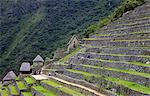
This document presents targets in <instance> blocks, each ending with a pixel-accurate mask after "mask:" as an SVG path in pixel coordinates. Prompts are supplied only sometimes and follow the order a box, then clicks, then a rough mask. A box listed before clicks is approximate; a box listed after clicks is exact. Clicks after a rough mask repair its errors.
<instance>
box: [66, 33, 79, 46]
mask: <svg viewBox="0 0 150 96" xmlns="http://www.w3.org/2000/svg"><path fill="white" fill-rule="evenodd" d="M74 38H77V40H79V39H78V37H77V36H76V35H73V36H72V37H71V39H70V41H69V42H68V44H67V45H69V44H70V43H71V42H72V40H73V39H74Z"/></svg>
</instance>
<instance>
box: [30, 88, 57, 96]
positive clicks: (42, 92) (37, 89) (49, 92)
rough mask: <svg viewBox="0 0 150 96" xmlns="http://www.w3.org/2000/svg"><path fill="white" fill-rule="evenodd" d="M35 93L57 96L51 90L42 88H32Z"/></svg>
mask: <svg viewBox="0 0 150 96" xmlns="http://www.w3.org/2000/svg"><path fill="white" fill-rule="evenodd" d="M32 88H34V89H35V90H36V91H38V92H40V93H41V94H43V95H45V96H57V94H56V93H55V92H53V91H51V90H47V89H46V88H44V87H42V86H32Z"/></svg>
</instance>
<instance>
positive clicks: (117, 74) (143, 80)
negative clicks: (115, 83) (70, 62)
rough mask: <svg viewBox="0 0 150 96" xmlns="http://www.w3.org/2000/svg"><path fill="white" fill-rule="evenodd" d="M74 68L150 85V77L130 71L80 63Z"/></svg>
mask: <svg viewBox="0 0 150 96" xmlns="http://www.w3.org/2000/svg"><path fill="white" fill-rule="evenodd" d="M72 69H74V70H80V71H84V72H88V73H92V74H100V75H105V76H111V77H114V78H120V79H122V80H128V81H131V82H135V83H138V84H141V85H144V86H147V87H150V83H149V82H148V81H150V78H146V77H143V76H139V75H132V74H128V73H122V72H116V71H111V70H105V69H98V68H90V67H84V66H80V65H74V66H73V68H72Z"/></svg>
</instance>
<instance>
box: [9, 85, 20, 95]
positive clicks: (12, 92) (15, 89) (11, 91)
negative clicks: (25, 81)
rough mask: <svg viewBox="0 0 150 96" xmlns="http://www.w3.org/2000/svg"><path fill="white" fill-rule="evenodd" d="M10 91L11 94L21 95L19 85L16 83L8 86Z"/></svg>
mask: <svg viewBox="0 0 150 96" xmlns="http://www.w3.org/2000/svg"><path fill="white" fill-rule="evenodd" d="M8 92H9V94H11V96H19V92H18V90H17V87H16V86H14V85H9V86H8Z"/></svg>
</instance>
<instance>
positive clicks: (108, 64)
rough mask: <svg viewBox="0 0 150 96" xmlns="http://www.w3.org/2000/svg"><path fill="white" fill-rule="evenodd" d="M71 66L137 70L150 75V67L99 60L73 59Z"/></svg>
mask: <svg viewBox="0 0 150 96" xmlns="http://www.w3.org/2000/svg"><path fill="white" fill-rule="evenodd" d="M69 62H70V64H75V65H78V64H89V65H93V66H101V67H108V68H118V69H125V70H135V71H138V72H144V73H150V67H145V66H137V65H132V64H127V63H123V62H101V61H98V60H90V59H88V58H87V59H86V58H85V59H78V58H71V59H70V61H69Z"/></svg>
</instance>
